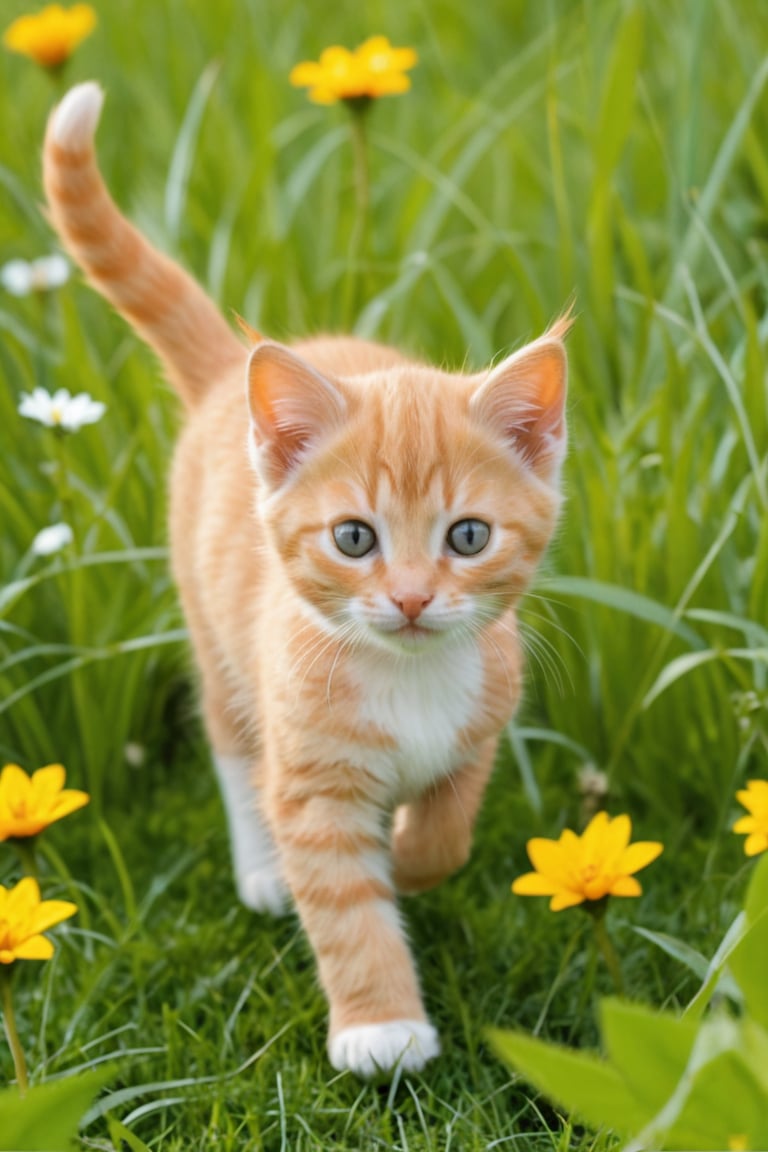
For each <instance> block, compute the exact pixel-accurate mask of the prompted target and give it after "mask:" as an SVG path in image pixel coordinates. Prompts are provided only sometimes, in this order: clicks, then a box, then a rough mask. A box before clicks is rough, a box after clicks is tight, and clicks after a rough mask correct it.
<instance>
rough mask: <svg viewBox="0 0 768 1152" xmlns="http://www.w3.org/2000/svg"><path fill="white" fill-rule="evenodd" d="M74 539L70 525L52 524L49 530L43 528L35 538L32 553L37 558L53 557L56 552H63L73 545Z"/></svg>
mask: <svg viewBox="0 0 768 1152" xmlns="http://www.w3.org/2000/svg"><path fill="white" fill-rule="evenodd" d="M73 539H74V536H73V534H72V529H71V528H70V526H69V524H64V523H61V524H51V526H50V527H49V528H43V529H42V531H41V532H38V534H37V536H35V538H34V540H33V541H32V551H33V552H34V554H35V556H53V554H54V553H55V552H61V550H62V548H66V547H67V545H68V544H71V543H72V541H73Z"/></svg>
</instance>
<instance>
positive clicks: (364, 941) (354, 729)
mask: <svg viewBox="0 0 768 1152" xmlns="http://www.w3.org/2000/svg"><path fill="white" fill-rule="evenodd" d="M102 101H103V95H102V92H101V90H100V88H99V87H98V86H97V85H96V84H93V83H88V84H81V85H79V86H78V87H76V88H73V89H72V90H71V91H70V92H69V93H68V94H67V95H66V96H65V97H64V99H63V100H62V102H61V104H60V105H59V106H58V107H57V108H56V109H55V110H54V112H53V114H52V116H51V118H50V121H49V125H48V131H47V136H46V141H45V150H44V179H45V189H46V193H47V198H48V205H49V211H50V219H51V221H52V223H53V225H54V227H55V228H56V229H57V231H58V233H59V235H60V236H61V238H62V240H63V242H64V245H65V247H66V248H67V249H68V251H69V252H70V253H71V254H72V256H73V257H74V259H75V260H76V261H77V262H78V263H79V264H80V265H81V266H82V267H83V269H84V270H85V272H86V273H87V275H88V277H89V279H90V280H91V281H92V282H93V284H94V285H95V286H96V287H97V288H98V289H99V290H100V291H101V292H102V293H103V294H104V295H105V296H106V297H107V299H108V300H109V301H111V303H112V304H113V305H114V306H115V307H116V308H117V309H118V311H120V312H121V313H122V314H123V315H124V316H125V317H126V318H127V319H128V320H129V321H130V323H131V324H132V325H133V327H134V328H135V329H136V331H137V332H138V333H139V334H140V335H141V336H142V337H143V338H144V339H145V340H146V341H147V342H148V343H149V344H150V345H151V346H152V348H154V350H155V351H156V352H157V353H158V355H159V356H160V358H161V360H162V362H163V364H164V366H165V369H166V371H167V373H168V375H169V377H170V379H171V381H172V383H173V384H174V386H175V387H176V389H177V390H178V392H179V395H180V397H181V399H182V401H183V403H184V406H185V408H186V424H185V427H184V430H183V432H182V434H181V437H180V440H179V444H178V447H177V449H176V453H175V460H174V464H173V470H172V478H171V508H170V534H171V551H172V557H173V568H174V573H175V577H176V580H177V582H178V587H179V592H180V595H181V599H182V603H183V607H184V612H185V614H186V619H187V622H188V625H189V631H190V635H191V638H192V643H193V645H194V648H195V652H196V656H197V663H198V665H199V670H200V676H201V680H202V706H203V713H204V718H205V724H206V729H207V732H208V736H209V738H210V742H211V746H212V750H213V760H214V764H215V768H216V772H217V775H218V779H219V783H220V786H221V792H222V796H223V800H224V804H225V807H226V811H227V817H228V822H229V827H230V833H231V841H232V854H233V862H234V871H235V877H236V882H237V887H238V890H239V894H240V897H241V899H242V900H243V901H244V902H245V903H246V904H247V905H248V906H249V907H250V908H253V909H255V910H257V911H264V912H272V913H275V914H278V913H280V912H282V911H283V910H284V909H285V908H286V906H287V903H288V901H289V899H291V900H292V902H293V904H294V905H295V907H296V909H297V910H298V913H299V916H300V917H301V920H302V923H303V925H304V928H305V929H306V932H307V934H308V936H309V939H310V941H311V944H312V947H313V948H314V951H315V955H316V957H317V965H318V969H319V975H320V980H321V982H322V985H323V988H324V990H325V993H326V995H327V998H328V1002H329V1006H330V1037H329V1042H328V1051H329V1055H330V1060H331V1063H332V1064H333V1066H334V1067H335V1068H337V1069H340V1070H341V1069H351V1070H352V1071H354V1072H356V1073H358V1074H360V1075H362V1076H369V1075H373V1074H374V1073H376V1072H377V1071H391V1070H392V1069H393V1068H394V1067H395V1066H396V1065H398V1064H399V1065H400V1066H402V1067H403V1068H404V1069H406V1070H418V1069H420V1068H421V1067H422V1066H423V1065H424V1064H425V1063H426V1062H427V1061H428V1060H430V1059H431V1058H432V1057H434V1056H436V1055H437V1053H438V1052H439V1043H438V1037H437V1033H436V1031H435V1029H434V1027H433V1026H432V1025H431V1024H430V1023H429V1020H428V1018H427V1016H426V1013H425V1010H424V1006H423V1004H422V997H421V993H420V990H419V982H418V978H417V975H416V971H415V968H414V964H413V960H412V958H411V955H410V952H409V949H408V945H407V942H406V939H405V935H404V932H403V927H402V924H401V921H400V917H399V915H398V910H397V904H396V892H398V891H399V892H413V891H418V890H420V889H424V888H428V887H430V886H431V885H433V884H437V883H438V882H439V881H440V880H441V879H442V878H443V877H445V876H448V875H450V873H452V872H454V871H455V870H456V869H458V868H460V867H461V866H462V865H463V864H464V863H465V862H466V860H467V858H468V856H469V851H470V844H471V840H472V830H473V825H474V823H475V817H476V815H477V812H478V808H479V807H480V804H481V801H482V797H483V791H484V789H485V786H486V783H487V780H488V777H489V775H490V772H491V768H492V766H493V760H494V754H495V751H496V747H497V743H498V739H499V734H500V733H501V732H502V731H503V729H504V726H505V725H506V724H507V723H508V721H509V719H510V717H511V716H512V715H513V713H514V711H515V707H516V705H517V702H518V699H519V696H520V680H521V666H522V655H521V646H520V641H519V637H518V633H517V626H516V622H515V606H516V604H517V602H518V600H519V598H520V596H521V595H522V594H523V592H524V591H525V589H526V587H527V586H528V584H529V582H530V580H531V577H532V575H533V573H534V570H535V568H536V564H537V562H538V561H539V559H540V557H541V555H542V553H543V551H544V549H545V548H546V546H547V543H548V541H549V539H550V536H551V534H552V530H553V527H554V524H555V520H556V517H557V512H558V506H559V503H560V496H559V473H560V467H561V463H562V459H563V454H564V451H565V440H566V432H565V418H564V402H565V391H566V357H565V350H564V347H563V339H564V337H565V334H566V332H567V330H568V328H569V325H570V321H569V319H568V318H567V317H563V318H561V319H560V320H558V321H557V322H556V323H555V324H554V325H553V326H552V327H551V328H550V329H549V331H548V332H546V333H545V335H544V336H542V337H541V338H540V339H538V340H536V341H534V342H533V343H532V344H529V345H528V346H527V347H525V348H522V349H521V350H520V351H518V352H516V353H515V354H514V355H512V356H510V357H509V358H508V359H506V360H504V361H503V362H501V363H500V364H498V365H496V366H495V367H494V368H492V369H489V370H488V371H485V372H480V373H477V374H471V375H464V374H455V373H449V372H446V371H442V370H439V369H436V368H432V367H429V366H427V365H425V364H420V363H416V362H414V361H412V360H410V359H407V358H406V357H405V356H403V355H401V354H400V353H399V352H397V351H394V350H392V349H390V348H386V347H382V346H380V345H377V344H372V343H367V342H363V341H361V340H356V339H352V338H344V337H318V338H316V339H310V340H305V341H302V342H301V343H298V344H296V345H294V346H292V347H290V348H288V347H285V346H283V345H281V344H277V343H275V342H273V341H271V340H267V339H261V338H260V337H258V336H257V334H255V333H252V335H253V346H252V347H251V348H250V349H249V348H246V347H245V346H244V345H243V344H242V343H241V342H240V340H238V339H237V338H236V337H235V336H234V335H233V333H232V331H231V330H230V328H229V327H228V325H227V324H226V323H225V321H224V320H223V319H222V317H221V316H220V314H219V313H218V311H217V310H216V308H215V306H214V305H213V303H212V302H211V301H210V300H209V299H208V298H207V297H206V296H205V294H204V293H203V291H202V290H201V288H200V287H199V286H198V285H197V284H196V283H195V282H194V281H193V280H192V279H191V278H190V277H189V276H188V275H187V274H186V273H185V272H184V271H182V269H181V268H180V267H178V265H176V264H174V263H172V262H171V261H170V260H168V259H167V258H166V257H164V256H162V255H160V254H159V253H158V252H156V251H155V250H154V249H153V248H152V247H150V245H149V244H148V243H147V241H146V240H145V239H144V238H143V237H142V236H141V235H140V234H139V233H138V232H137V231H136V230H135V229H134V228H133V227H132V226H131V225H130V224H129V223H128V222H127V221H126V220H125V219H124V218H123V217H122V216H121V215H120V213H119V212H118V210H117V208H116V207H115V205H114V204H113V202H112V201H111V199H110V198H109V195H108V193H107V191H106V189H105V187H104V185H103V183H102V180H101V177H100V175H99V172H98V168H97V165H96V160H95V154H94V148H93V136H94V132H95V129H96V125H97V122H98V119H99V115H100V112H101V106H102ZM243 389H244V390H245V400H244V401H243Z"/></svg>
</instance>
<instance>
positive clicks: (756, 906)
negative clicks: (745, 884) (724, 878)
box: [744, 852, 768, 924]
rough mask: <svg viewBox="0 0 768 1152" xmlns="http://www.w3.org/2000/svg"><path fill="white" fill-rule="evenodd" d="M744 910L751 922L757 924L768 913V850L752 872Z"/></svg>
mask: <svg viewBox="0 0 768 1152" xmlns="http://www.w3.org/2000/svg"><path fill="white" fill-rule="evenodd" d="M744 911H745V912H746V914H747V920H748V921H749V923H750V924H755V923H756V922H757V920H758V919H759V918H760V917H761V916H764V915H765V914H766V913H768V852H766V853H765V854H764V855H763V856H761V857H760V860H759V861H758V864H757V867H756V868H755V870H754V872H753V873H752V879H751V880H750V882H749V888H748V889H747V896H746V899H745V901H744Z"/></svg>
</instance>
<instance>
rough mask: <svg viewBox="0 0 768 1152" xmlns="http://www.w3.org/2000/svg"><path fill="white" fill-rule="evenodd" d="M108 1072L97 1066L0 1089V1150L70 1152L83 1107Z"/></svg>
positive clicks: (104, 1080) (96, 1090)
mask: <svg viewBox="0 0 768 1152" xmlns="http://www.w3.org/2000/svg"><path fill="white" fill-rule="evenodd" d="M110 1075H111V1072H108V1071H105V1070H104V1069H103V1068H100V1069H99V1070H98V1072H86V1073H84V1074H83V1075H80V1076H72V1077H69V1078H67V1079H65V1080H55V1081H53V1082H51V1083H48V1084H39V1085H35V1086H34V1087H32V1088H30V1089H29V1091H28V1092H27V1094H26V1095H25V1096H23V1097H22V1096H20V1095H19V1093H18V1091H17V1090H16V1089H14V1088H6V1089H5V1090H4V1091H2V1092H0V1152H10V1150H12V1152H71V1148H72V1140H73V1138H74V1136H75V1134H76V1133H77V1129H78V1125H79V1123H80V1120H81V1119H82V1117H83V1114H84V1113H85V1111H86V1109H87V1108H88V1106H89V1104H90V1103H91V1101H92V1100H93V1098H94V1096H95V1095H96V1093H97V1092H98V1091H99V1089H100V1088H101V1086H102V1085H103V1084H105V1083H106V1081H107V1080H108V1079H109V1076H110Z"/></svg>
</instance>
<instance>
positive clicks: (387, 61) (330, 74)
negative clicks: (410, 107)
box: [289, 36, 418, 104]
mask: <svg viewBox="0 0 768 1152" xmlns="http://www.w3.org/2000/svg"><path fill="white" fill-rule="evenodd" d="M417 61H418V57H417V55H416V53H415V52H414V50H413V48H393V47H392V45H391V44H390V42H389V40H388V39H387V38H386V36H372V37H371V38H370V39H368V40H366V41H365V43H363V44H361V45H359V47H357V48H355V50H354V51H353V52H350V51H349V49H347V48H341V47H339V46H338V45H334V46H333V47H331V48H326V49H325V50H324V51H323V52H322V53H321V55H320V60H319V61H314V60H305V61H303V62H302V63H301V64H297V65H296V67H295V68H294V69H293V70H292V71H291V74H290V77H289V79H290V82H291V84H293V86H294V87H295V88H309V99H310V100H312V101H313V102H314V103H315V104H335V103H336V102H337V101H338V100H348V101H355V102H360V101H363V102H367V101H369V100H376V99H378V97H379V96H394V95H397V94H398V93H400V92H407V90H408V89H409V88H410V86H411V81H410V77H408V76H406V75H405V73H406V72H407V71H408V70H409V69H411V68H413V67H414V66H415V64H416V63H417Z"/></svg>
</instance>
